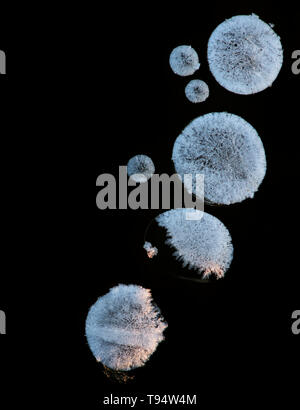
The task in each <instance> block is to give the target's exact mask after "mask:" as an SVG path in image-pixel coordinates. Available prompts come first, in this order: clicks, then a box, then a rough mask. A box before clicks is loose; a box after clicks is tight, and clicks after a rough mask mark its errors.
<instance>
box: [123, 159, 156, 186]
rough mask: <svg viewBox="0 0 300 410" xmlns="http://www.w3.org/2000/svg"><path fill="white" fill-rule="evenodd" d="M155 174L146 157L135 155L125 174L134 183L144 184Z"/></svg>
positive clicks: (152, 165)
mask: <svg viewBox="0 0 300 410" xmlns="http://www.w3.org/2000/svg"><path fill="white" fill-rule="evenodd" d="M154 172H155V166H154V164H153V161H152V159H151V158H149V157H147V155H136V156H135V157H133V158H131V159H130V160H129V162H128V164H127V174H128V175H129V176H130V178H131V179H132V180H133V181H135V182H146V181H148V179H149V178H151V177H152V175H153V174H154Z"/></svg>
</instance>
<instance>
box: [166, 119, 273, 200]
mask: <svg viewBox="0 0 300 410" xmlns="http://www.w3.org/2000/svg"><path fill="white" fill-rule="evenodd" d="M172 159H173V162H174V165H175V169H176V172H177V173H178V174H179V175H180V176H181V178H182V177H183V175H184V174H192V175H196V174H204V191H205V192H204V195H205V199H206V200H207V201H209V202H212V203H215V204H224V205H229V204H233V203H236V202H241V201H243V200H244V199H246V198H252V197H253V196H254V193H255V192H256V191H257V189H258V187H259V185H260V184H261V182H262V180H263V178H264V176H265V173H266V156H265V151H264V147H263V144H262V141H261V139H260V137H259V136H258V134H257V132H256V130H255V129H254V128H253V127H252V126H251V125H250V124H249V123H248V122H247V121H245V120H244V119H243V118H241V117H239V116H237V115H234V114H229V113H226V112H220V113H210V114H206V115H203V116H201V117H198V118H196V119H194V120H193V121H192V122H191V123H190V124H189V125H187V126H186V128H185V129H184V130H183V131H182V133H181V134H180V135H179V136H178V137H177V139H176V141H175V143H174V147H173V154H172ZM195 179H196V178H195V177H193V186H192V191H193V192H194V193H195V194H196V184H195ZM187 189H189V188H188V187H187ZM189 190H190V189H189Z"/></svg>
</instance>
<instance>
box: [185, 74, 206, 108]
mask: <svg viewBox="0 0 300 410" xmlns="http://www.w3.org/2000/svg"><path fill="white" fill-rule="evenodd" d="M185 95H186V98H187V99H188V100H189V101H191V102H192V103H200V102H203V101H205V100H206V99H207V98H208V96H209V88H208V85H207V84H206V83H205V82H204V81H202V80H192V81H190V82H189V83H188V84H187V86H186V87H185Z"/></svg>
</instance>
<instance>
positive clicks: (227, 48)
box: [207, 14, 283, 94]
mask: <svg viewBox="0 0 300 410" xmlns="http://www.w3.org/2000/svg"><path fill="white" fill-rule="evenodd" d="M207 58H208V63H209V67H210V70H211V72H212V74H213V76H214V77H215V79H216V80H217V81H218V83H219V84H220V85H222V86H223V87H224V88H226V89H227V90H229V91H232V92H234V93H237V94H254V93H258V92H260V91H262V90H264V89H265V88H267V87H270V86H271V85H272V83H273V82H274V81H275V79H276V77H277V76H278V73H279V71H280V69H281V66H282V62H283V51H282V45H281V42H280V37H279V36H278V35H277V34H276V33H275V32H274V31H273V29H272V28H271V26H270V25H269V24H267V23H265V22H263V21H262V20H260V19H259V17H258V16H256V15H255V14H252V15H249V16H235V17H232V18H230V19H229V20H225V21H224V22H223V23H221V24H220V25H219V26H218V27H217V28H216V29H215V30H214V31H213V33H212V34H211V36H210V39H209V41H208V48H207Z"/></svg>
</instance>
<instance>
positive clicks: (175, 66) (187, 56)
mask: <svg viewBox="0 0 300 410" xmlns="http://www.w3.org/2000/svg"><path fill="white" fill-rule="evenodd" d="M169 62H170V66H171V69H172V70H173V72H174V73H175V74H178V75H180V76H182V77H186V76H188V75H192V74H194V72H195V71H196V70H198V68H199V67H200V63H199V58H198V54H197V53H196V51H195V50H194V49H193V48H192V47H191V46H178V47H176V48H174V50H173V51H172V53H171V55H170V60H169Z"/></svg>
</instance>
